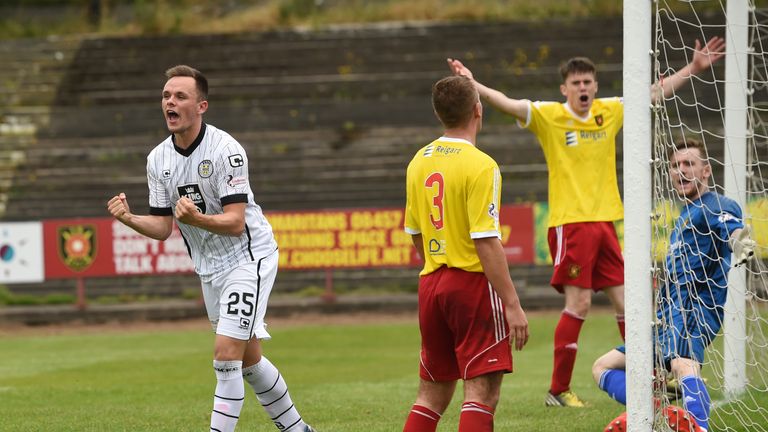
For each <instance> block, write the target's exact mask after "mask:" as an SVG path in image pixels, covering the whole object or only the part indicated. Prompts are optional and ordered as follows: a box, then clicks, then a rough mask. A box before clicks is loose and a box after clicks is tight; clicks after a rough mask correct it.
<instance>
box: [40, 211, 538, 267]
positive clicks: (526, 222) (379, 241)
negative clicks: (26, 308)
mask: <svg viewBox="0 0 768 432" xmlns="http://www.w3.org/2000/svg"><path fill="white" fill-rule="evenodd" d="M403 217H404V212H403V209H402V208H374V209H352V210H327V211H294V212H268V213H267V218H268V219H269V221H270V223H271V224H272V227H273V229H274V232H275V237H276V238H277V242H278V244H279V245H280V269H281V270H307V269H329V268H330V269H333V268H372V267H417V266H420V265H421V262H420V260H419V258H418V256H417V255H416V253H415V250H414V249H413V245H412V243H411V239H410V237H409V236H408V235H407V234H406V233H405V232H404V231H403ZM500 222H501V231H502V243H503V245H504V251H505V252H506V254H507V260H508V261H509V263H511V264H530V263H533V260H534V237H533V233H534V229H533V227H534V220H533V209H532V207H531V206H530V205H519V206H514V205H508V206H502V208H501V213H500ZM43 242H44V248H43V249H44V254H45V277H46V279H56V278H80V277H95V276H120V275H149V274H168V273H181V272H192V271H193V270H194V268H193V265H192V260H191V259H190V258H189V254H188V252H187V248H186V245H185V244H184V239H183V238H182V237H181V234H180V232H179V230H178V228H176V227H174V230H173V234H172V235H171V237H170V238H169V239H168V240H166V241H164V242H160V241H157V240H152V239H149V238H146V237H144V236H142V235H140V234H138V233H136V232H135V231H133V230H132V229H130V228H128V227H126V226H124V225H123V224H121V223H120V222H117V221H115V220H114V219H111V218H93V219H62V220H47V221H44V223H43Z"/></svg>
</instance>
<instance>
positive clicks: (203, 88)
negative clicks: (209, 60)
mask: <svg viewBox="0 0 768 432" xmlns="http://www.w3.org/2000/svg"><path fill="white" fill-rule="evenodd" d="M165 77H166V78H168V79H171V78H173V77H192V78H194V79H195V85H196V88H197V94H198V97H199V98H200V100H208V80H207V79H206V78H205V75H203V74H202V73H201V72H200V71H199V70H197V69H195V68H193V67H191V66H187V65H176V66H174V67H172V68H170V69H168V70H166V71H165Z"/></svg>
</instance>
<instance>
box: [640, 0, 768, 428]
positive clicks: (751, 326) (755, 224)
mask: <svg viewBox="0 0 768 432" xmlns="http://www.w3.org/2000/svg"><path fill="white" fill-rule="evenodd" d="M731 1H735V0H731ZM741 1H744V0H741ZM747 3H748V4H749V11H748V15H749V28H748V35H749V37H748V39H749V42H748V45H749V47H750V48H748V49H746V50H745V52H746V54H747V58H748V63H749V70H748V73H747V76H748V78H747V80H746V81H745V82H743V86H742V89H743V91H744V92H746V94H747V95H748V97H747V105H748V106H747V107H746V115H747V120H746V123H747V125H748V126H747V131H746V137H747V139H746V141H747V150H746V152H747V163H746V166H745V167H733V166H727V165H726V158H725V153H726V151H725V148H724V147H725V145H726V144H725V143H726V135H729V134H726V131H725V87H726V86H725V78H724V77H725V71H724V70H725V62H724V61H721V62H718V63H716V64H715V65H714V66H713V68H711V70H706V71H703V72H702V73H700V74H698V75H697V76H692V77H690V78H689V82H688V83H687V85H686V86H684V87H682V88H681V89H680V90H678V91H676V92H675V93H674V94H673V95H672V96H670V97H666V98H662V99H660V100H659V101H657V103H656V104H655V106H654V110H653V111H654V140H653V145H654V160H655V163H654V164H653V167H654V169H653V205H654V215H655V220H654V225H653V226H654V228H653V245H654V250H653V254H654V256H653V258H654V262H655V263H656V264H655V265H656V269H657V271H656V272H655V278H654V279H655V285H656V287H657V288H658V289H657V291H656V295H655V305H656V310H657V311H658V310H660V309H662V310H663V308H664V307H665V306H669V305H670V304H675V305H681V307H680V316H678V317H673V316H672V314H670V313H662V314H661V316H660V317H659V319H658V320H657V323H656V324H657V329H662V330H664V329H666V330H667V331H669V330H670V329H671V328H672V327H673V326H674V321H675V320H676V319H678V320H679V319H681V318H682V319H685V320H687V321H688V322H689V323H692V324H691V325H693V326H697V325H698V326H699V329H700V330H703V331H702V333H705V334H704V335H702V334H684V335H683V336H684V337H682V338H680V339H678V340H676V341H674V342H671V341H669V340H667V344H666V345H667V347H665V346H664V344H660V343H658V342H657V343H656V346H655V350H654V351H655V354H656V355H655V358H656V372H657V374H656V376H657V378H656V380H655V381H656V387H655V395H656V397H657V398H658V400H659V401H660V402H661V404H660V407H657V411H658V412H659V413H661V412H663V409H664V407H665V406H666V405H669V404H676V405H678V406H684V405H685V402H684V400H683V399H682V398H679V399H678V396H679V393H676V392H675V391H673V390H675V388H676V386H679V383H677V382H670V381H669V378H670V377H669V375H667V374H666V371H667V368H666V366H665V364H664V363H665V362H664V361H663V357H664V355H663V354H664V352H665V350H668V349H669V346H670V345H671V346H673V349H674V350H675V351H683V352H686V349H687V348H693V347H695V345H696V344H697V343H703V344H704V345H707V342H708V340H707V336H706V332H707V331H708V330H715V329H716V328H717V327H718V325H719V324H720V323H712V322H709V321H706V319H705V318H704V315H708V314H710V313H712V312H715V313H714V315H715V316H716V315H717V311H718V307H717V306H713V301H712V300H711V297H717V290H718V289H719V288H718V284H719V283H720V282H721V280H722V278H719V277H718V276H717V275H714V276H713V275H712V274H708V272H707V271H700V270H696V269H695V267H696V263H697V262H701V261H710V262H711V263H719V264H720V265H723V264H724V263H725V262H724V260H723V257H721V256H718V255H717V253H716V252H717V251H716V250H714V251H713V250H712V249H707V250H704V247H703V245H704V244H706V243H707V241H713V242H717V241H720V240H721V239H720V238H719V235H720V234H719V233H720V232H719V231H718V230H717V228H716V227H710V226H707V227H704V228H703V229H702V227H701V226H698V227H691V226H690V225H687V226H686V224H685V223H683V224H679V223H680V222H686V223H688V222H689V221H688V220H686V219H685V216H687V215H688V213H685V215H684V217H683V218H682V220H678V217H679V215H680V214H681V211H683V209H684V208H685V206H686V205H688V206H689V207H691V206H693V207H696V206H698V207H699V209H701V208H702V204H701V203H699V202H692V201H690V200H686V199H685V198H681V197H680V196H679V195H678V194H677V193H676V192H675V190H674V188H673V187H672V177H671V175H670V161H669V153H670V151H671V150H672V149H674V146H675V143H676V142H679V141H680V140H681V139H684V138H685V139H691V138H694V139H696V140H698V141H700V142H702V143H703V144H704V146H705V147H706V150H707V153H708V155H709V158H708V162H709V164H710V166H711V169H712V176H711V178H710V180H709V186H710V190H711V191H713V192H717V193H720V194H723V193H724V185H725V181H724V178H725V176H727V175H734V174H733V173H734V172H736V173H738V172H739V170H740V169H743V170H744V172H745V174H744V175H745V176H746V177H747V183H746V184H747V187H746V190H744V191H739V192H740V193H742V194H743V196H745V202H746V205H744V208H743V212H744V217H745V222H746V223H748V224H750V225H751V226H752V232H753V234H752V237H753V239H754V240H755V241H756V242H757V247H756V249H755V253H756V259H753V260H752V261H750V262H749V263H748V264H747V265H746V272H745V273H744V274H745V276H744V277H745V278H746V284H745V285H746V288H745V289H741V290H742V291H745V300H744V301H743V302H744V303H745V304H746V307H745V308H737V309H735V312H734V310H732V309H730V308H727V310H726V311H725V313H724V316H723V319H722V321H723V322H725V321H730V322H732V323H735V327H733V326H731V327H729V326H728V325H726V326H723V328H721V329H720V330H719V331H718V332H717V336H716V337H715V339H714V341H713V342H712V343H711V344H709V345H708V347H707V348H706V350H705V354H704V358H703V362H702V368H701V375H702V377H703V378H704V379H705V382H706V386H707V389H708V392H709V395H710V397H711V401H712V404H711V412H710V416H709V419H708V420H709V431H768V322H767V321H766V318H768V296H767V294H766V293H767V290H768V270H767V269H766V266H765V262H764V259H768V250H767V249H766V247H768V193H766V192H767V191H766V186H768V184H767V183H766V181H765V180H764V177H763V174H767V175H768V123H767V122H768V10H761V9H756V8H755V5H754V2H753V1H751V0H749V1H747ZM655 12H656V30H655V42H654V51H655V56H654V61H655V76H657V77H661V76H664V77H668V76H671V75H672V74H674V73H675V72H676V71H677V70H679V69H680V68H681V67H683V66H685V65H686V64H687V63H688V62H689V61H690V60H691V59H692V55H693V47H694V41H695V40H696V39H698V40H700V41H701V42H702V44H703V43H705V41H706V40H708V39H709V38H711V37H713V36H721V37H724V38H726V39H728V38H729V35H731V36H732V32H733V31H734V30H735V29H734V28H733V26H731V27H729V26H728V25H727V23H729V22H731V20H728V19H727V18H726V2H725V0H719V1H707V2H703V1H698V2H697V1H689V2H682V1H664V0H659V1H658V2H657V3H656V11H655ZM742 133H743V131H742ZM729 136H730V135H729ZM729 151H734V150H733V149H729ZM736 175H738V174H736ZM704 211H705V212H707V211H710V212H717V211H719V210H718V209H710V208H705V209H704ZM715 219H717V217H715ZM676 223H678V224H679V226H678V228H676ZM676 229H678V230H684V229H693V230H695V231H696V232H695V234H694V236H693V238H695V239H697V241H695V242H693V243H691V244H687V243H685V242H684V243H683V244H678V245H676V246H675V247H682V248H683V249H685V250H683V251H682V252H680V253H677V254H672V255H673V256H675V259H674V260H672V262H668V260H667V255H668V254H669V253H670V252H671V251H670V244H669V240H670V235H671V234H673V232H674V230H676ZM678 234H681V233H678ZM704 237H709V239H708V240H707V239H705V238H704ZM699 240H700V241H701V242H700V243H699ZM699 245H702V248H701V249H699ZM712 252H715V254H714V255H712ZM681 260H682V265H679V264H680V261H681ZM680 269H683V270H682V273H687V277H688V278H689V279H695V281H694V282H687V283H682V284H679V285H683V286H685V288H684V289H679V290H678V289H670V288H669V287H671V286H673V285H675V284H676V283H679V281H680V280H681V279H685V276H681V270H680ZM725 270H726V271H727V270H728V269H725ZM710 273H711V272H710ZM731 275H732V276H731V283H733V282H734V280H735V278H737V277H739V276H740V275H739V274H734V273H731ZM742 285H744V284H742ZM731 290H732V291H733V290H734V288H731ZM683 291H684V292H683ZM681 292H683V293H682V294H681ZM685 296H689V297H690V300H688V301H686V300H684V299H683V297H685ZM714 303H716V302H714ZM733 328H736V329H738V330H740V331H733ZM729 332H730V333H729ZM726 333H728V334H726ZM696 339H698V340H696ZM733 352H735V353H737V354H736V356H735V357H736V360H734V358H733V357H734V356H733V355H732V353H733ZM739 353H743V356H741V355H739ZM729 362H730V363H729ZM736 363H739V364H736ZM742 370H743V371H744V372H743V374H742V373H741V372H738V371H742ZM734 371H737V372H734ZM733 374H736V375H742V376H739V377H736V378H737V379H736V382H737V383H739V382H741V383H742V384H743V385H741V384H737V385H736V387H735V390H734V387H733V384H729V383H732V382H731V381H729V379H731V378H733V377H730V376H729V375H733ZM656 418H657V420H656V424H655V430H659V431H661V430H667V429H668V426H665V425H664V424H663V423H664V420H663V418H664V416H663V415H661V414H659V415H657V416H656Z"/></svg>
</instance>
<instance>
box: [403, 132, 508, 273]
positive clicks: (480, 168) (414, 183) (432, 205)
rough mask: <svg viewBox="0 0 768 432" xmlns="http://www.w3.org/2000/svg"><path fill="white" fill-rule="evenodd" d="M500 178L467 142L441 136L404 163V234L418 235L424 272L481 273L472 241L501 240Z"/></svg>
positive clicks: (494, 167) (495, 168)
mask: <svg viewBox="0 0 768 432" xmlns="http://www.w3.org/2000/svg"><path fill="white" fill-rule="evenodd" d="M500 196H501V174H500V173H499V167H498V165H497V164H496V162H495V161H494V160H493V159H492V158H491V157H490V156H488V155H487V154H485V153H483V152H482V151H480V150H478V149H477V147H475V146H474V145H472V143H470V142H469V141H465V140H462V139H455V138H446V137H441V138H439V139H437V140H435V141H433V142H432V143H431V144H429V145H427V146H426V147H423V148H422V149H421V150H419V151H418V153H416V155H415V156H414V158H413V159H412V160H411V162H410V164H408V172H407V175H406V207H405V232H407V233H408V234H411V235H414V234H421V235H422V239H423V244H424V251H423V255H424V258H425V262H424V269H423V270H422V271H421V273H420V274H421V275H425V274H429V273H432V272H433V271H435V270H437V269H438V268H440V267H441V266H443V265H445V266H448V267H455V268H460V269H462V270H465V271H470V272H482V271H483V267H482V265H481V264H480V258H478V256H477V250H476V249H475V244H474V242H473V241H472V240H473V239H478V238H485V237H498V238H501V234H500V230H499V205H500Z"/></svg>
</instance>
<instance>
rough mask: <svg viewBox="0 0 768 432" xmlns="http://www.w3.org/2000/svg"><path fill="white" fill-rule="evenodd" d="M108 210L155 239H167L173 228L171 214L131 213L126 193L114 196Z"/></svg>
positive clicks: (138, 230)
mask: <svg viewBox="0 0 768 432" xmlns="http://www.w3.org/2000/svg"><path fill="white" fill-rule="evenodd" d="M107 210H108V211H109V213H110V214H111V215H112V216H113V217H114V218H115V219H117V220H119V221H120V222H122V223H123V224H125V225H126V226H128V227H130V228H132V229H133V230H134V231H136V232H137V233H139V234H141V235H144V236H147V237H149V238H153V239H155V240H165V239H167V238H168V237H170V235H171V232H172V230H173V217H171V216H154V215H135V214H133V213H131V208H130V207H129V206H128V199H127V198H126V196H125V194H124V193H121V194H119V195H116V196H114V197H112V199H110V200H109V202H108V203H107Z"/></svg>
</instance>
